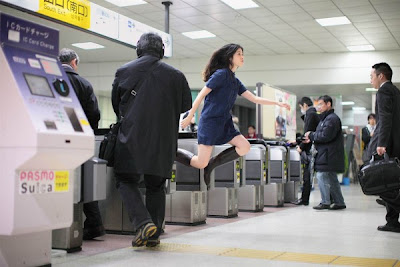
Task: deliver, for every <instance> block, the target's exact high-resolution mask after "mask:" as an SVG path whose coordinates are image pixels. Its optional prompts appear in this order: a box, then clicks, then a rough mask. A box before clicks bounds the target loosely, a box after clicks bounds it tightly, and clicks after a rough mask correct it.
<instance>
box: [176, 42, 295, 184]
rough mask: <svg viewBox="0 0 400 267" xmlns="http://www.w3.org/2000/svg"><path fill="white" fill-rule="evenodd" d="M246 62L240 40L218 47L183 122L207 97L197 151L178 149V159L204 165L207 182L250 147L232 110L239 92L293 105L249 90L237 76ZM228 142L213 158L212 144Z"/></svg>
mask: <svg viewBox="0 0 400 267" xmlns="http://www.w3.org/2000/svg"><path fill="white" fill-rule="evenodd" d="M243 62H244V56H243V48H242V47H241V46H240V45H238V44H228V45H225V46H223V47H222V48H220V49H218V50H217V51H215V52H214V54H213V55H212V56H211V59H210V61H209V62H208V64H207V66H206V68H205V70H204V72H203V80H204V81H205V82H206V85H205V86H204V87H203V89H202V90H201V91H200V93H199V94H198V95H197V97H196V99H195V101H194V102H193V106H192V108H191V109H190V110H189V112H188V115H187V117H186V118H185V119H184V120H182V122H181V126H182V128H185V127H186V126H188V125H189V123H190V121H191V119H192V118H193V116H194V114H195V112H196V110H197V108H198V107H199V105H200V103H201V102H202V101H203V99H204V98H205V101H204V107H203V110H202V113H201V116H200V122H199V127H198V130H197V138H198V155H197V156H195V155H194V154H192V153H190V152H189V151H186V150H180V149H178V152H177V158H176V160H177V161H178V162H180V163H182V164H184V165H186V166H193V167H195V168H199V169H201V168H204V182H205V183H206V184H207V185H209V184H210V174H211V171H212V170H213V169H214V168H215V167H217V166H219V165H222V164H224V163H227V162H230V161H232V160H234V159H236V158H238V157H240V156H243V155H245V154H247V152H249V150H250V144H249V142H248V141H247V140H246V138H244V136H243V135H242V134H241V133H240V132H239V131H238V130H236V129H235V127H234V125H233V121H232V115H231V110H232V107H233V105H234V103H235V100H236V97H237V95H241V96H243V97H244V98H246V99H248V100H249V101H251V102H253V103H256V104H263V105H279V106H281V107H285V108H287V109H290V106H289V105H288V104H286V103H278V102H276V101H272V100H268V99H265V98H261V97H258V96H255V95H254V94H252V93H251V92H250V91H248V90H247V89H246V88H245V87H244V85H243V84H242V83H241V81H240V80H239V79H238V78H236V76H235V72H236V70H237V69H238V68H239V67H241V66H243ZM226 143H229V144H231V145H232V147H231V148H228V149H226V150H224V151H222V152H221V153H220V154H218V155H217V156H215V157H213V158H212V159H211V160H210V157H211V153H212V150H213V146H214V145H222V144H226Z"/></svg>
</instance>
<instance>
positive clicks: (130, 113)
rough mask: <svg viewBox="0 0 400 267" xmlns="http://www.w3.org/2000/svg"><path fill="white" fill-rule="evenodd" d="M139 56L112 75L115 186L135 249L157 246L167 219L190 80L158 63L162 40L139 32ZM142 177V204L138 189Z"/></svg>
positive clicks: (189, 99) (156, 36)
mask: <svg viewBox="0 0 400 267" xmlns="http://www.w3.org/2000/svg"><path fill="white" fill-rule="evenodd" d="M136 52H137V55H138V58H137V59H136V60H133V61H131V62H129V63H127V64H125V65H123V66H122V67H120V68H119V69H118V70H117V72H116V74H115V79H114V83H113V89H112V104H113V108H114V112H115V114H116V115H117V117H118V119H119V120H121V126H120V129H119V134H118V138H117V142H116V146H115V154H114V161H115V162H114V173H115V177H116V186H117V189H118V191H119V192H120V194H121V197H122V201H123V203H124V205H125V207H126V208H127V210H128V214H129V218H130V220H131V222H132V225H133V227H134V228H135V229H136V230H137V233H136V236H135V238H134V239H133V241H132V246H133V247H140V246H144V245H146V246H156V245H158V244H159V243H160V241H159V235H160V233H161V227H162V224H163V221H164V217H165V181H166V179H169V178H171V172H172V165H173V162H174V160H175V157H176V151H177V139H178V129H179V118H180V114H181V113H183V112H185V111H187V110H189V109H190V108H191V106H192V97H191V92H190V88H189V85H188V82H187V80H186V78H185V76H184V75H183V73H182V72H180V71H179V70H177V69H175V68H173V67H171V66H170V65H168V64H166V63H163V62H161V61H160V60H161V59H162V58H163V56H164V45H163V42H162V39H161V37H160V36H158V35H157V34H154V33H146V34H143V35H142V36H141V37H140V39H139V41H138V43H137V47H136ZM142 175H143V176H144V183H145V186H146V206H145V205H144V203H143V200H142V194H141V192H140V191H139V181H140V177H141V176H142Z"/></svg>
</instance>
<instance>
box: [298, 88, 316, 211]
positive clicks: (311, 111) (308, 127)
mask: <svg viewBox="0 0 400 267" xmlns="http://www.w3.org/2000/svg"><path fill="white" fill-rule="evenodd" d="M299 106H300V111H301V113H302V114H303V115H302V116H301V118H302V119H303V121H304V133H307V132H310V131H311V132H314V131H315V130H316V129H317V125H318V123H319V115H318V114H317V110H316V109H315V108H314V107H313V102H312V101H311V99H310V98H309V97H306V96H305V97H303V98H301V100H300V101H299ZM310 149H311V143H303V142H301V143H300V144H299V145H298V146H297V151H298V152H299V153H300V154H301V161H302V164H304V172H303V191H302V194H301V198H300V199H298V200H297V201H295V202H293V204H295V205H305V206H307V205H308V202H309V199H310V192H311V187H312V185H311V176H310V165H309V163H310V161H309V159H310V157H311V155H310Z"/></svg>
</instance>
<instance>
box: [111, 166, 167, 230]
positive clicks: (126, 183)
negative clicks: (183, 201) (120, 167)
mask: <svg viewBox="0 0 400 267" xmlns="http://www.w3.org/2000/svg"><path fill="white" fill-rule="evenodd" d="M115 178H116V187H117V189H118V191H119V193H120V194H121V198H122V202H123V203H124V206H125V207H126V209H127V211H128V215H129V219H130V221H131V223H132V225H133V228H134V229H135V230H137V229H139V228H140V227H141V226H143V225H145V224H146V223H149V222H153V223H154V224H155V225H156V226H157V229H158V230H157V233H156V234H155V235H154V236H153V237H155V238H157V237H158V236H159V235H160V233H161V229H162V224H163V222H164V219H165V180H166V178H164V177H160V176H155V175H147V174H145V175H144V184H145V186H146V206H145V204H144V203H143V197H142V193H141V192H140V190H139V182H140V174H132V173H130V174H125V173H124V174H121V173H119V174H117V173H116V174H115Z"/></svg>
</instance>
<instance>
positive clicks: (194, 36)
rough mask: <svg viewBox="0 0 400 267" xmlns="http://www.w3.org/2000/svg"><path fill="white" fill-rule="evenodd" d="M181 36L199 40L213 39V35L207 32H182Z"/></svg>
mask: <svg viewBox="0 0 400 267" xmlns="http://www.w3.org/2000/svg"><path fill="white" fill-rule="evenodd" d="M182 34H183V35H185V36H186V37H189V38H192V39H201V38H211V37H215V34H212V33H211V32H209V31H204V30H203V31H194V32H183V33H182Z"/></svg>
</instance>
